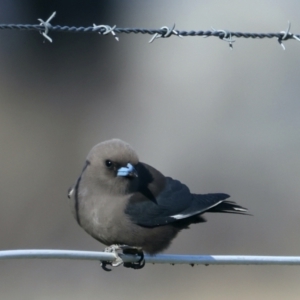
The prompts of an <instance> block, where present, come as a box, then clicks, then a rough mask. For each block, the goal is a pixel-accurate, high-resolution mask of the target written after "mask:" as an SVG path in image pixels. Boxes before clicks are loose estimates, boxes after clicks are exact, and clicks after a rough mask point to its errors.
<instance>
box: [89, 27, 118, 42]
mask: <svg viewBox="0 0 300 300" xmlns="http://www.w3.org/2000/svg"><path fill="white" fill-rule="evenodd" d="M93 28H94V29H95V31H97V30H99V32H98V33H99V34H101V35H106V34H109V33H111V34H112V35H113V36H114V38H115V39H116V41H117V42H118V41H119V38H118V37H117V36H116V33H115V32H114V29H115V28H116V25H114V26H113V27H110V26H109V25H96V24H93ZM102 29H104V30H105V31H102Z"/></svg>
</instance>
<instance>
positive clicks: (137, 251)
mask: <svg viewBox="0 0 300 300" xmlns="http://www.w3.org/2000/svg"><path fill="white" fill-rule="evenodd" d="M118 250H122V251H123V254H125V255H126V254H129V255H138V256H140V259H139V260H138V261H137V262H124V261H123V259H122V258H121V257H120V256H119V253H118V252H117V251H118ZM104 252H110V253H114V254H115V255H116V258H115V260H113V261H112V262H108V261H102V262H101V267H102V269H103V270H104V271H107V272H110V271H111V269H110V268H108V267H107V266H112V267H118V266H120V265H121V264H123V265H124V267H125V268H132V269H135V270H138V269H142V268H143V267H144V266H145V263H146V262H145V259H144V253H143V250H142V248H138V247H130V246H127V245H111V246H109V247H106V248H105V250H104Z"/></svg>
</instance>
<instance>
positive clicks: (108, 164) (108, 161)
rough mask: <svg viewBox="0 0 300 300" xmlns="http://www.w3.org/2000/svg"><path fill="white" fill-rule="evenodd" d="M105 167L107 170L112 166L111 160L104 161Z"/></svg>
mask: <svg viewBox="0 0 300 300" xmlns="http://www.w3.org/2000/svg"><path fill="white" fill-rule="evenodd" d="M105 165H106V166H107V167H108V168H111V167H112V165H113V163H112V161H111V160H109V159H107V160H106V161H105Z"/></svg>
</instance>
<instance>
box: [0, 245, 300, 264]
mask: <svg viewBox="0 0 300 300" xmlns="http://www.w3.org/2000/svg"><path fill="white" fill-rule="evenodd" d="M120 256H121V257H122V259H123V261H124V262H136V261H138V259H139V257H136V256H132V255H123V254H120ZM5 259H73V260H96V261H114V260H115V259H116V256H115V254H114V253H107V252H95V251H75V250H47V249H45V250H37V249H32V250H2V251H0V260H5ZM145 261H146V263H152V264H171V265H175V264H189V265H192V266H193V265H300V256H250V255H240V256H239V255H177V254H176V255H175V254H159V255H155V256H149V255H145Z"/></svg>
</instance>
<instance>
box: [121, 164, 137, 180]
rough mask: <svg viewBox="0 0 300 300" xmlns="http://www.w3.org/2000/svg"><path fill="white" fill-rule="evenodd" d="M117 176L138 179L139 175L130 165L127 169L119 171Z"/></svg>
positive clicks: (123, 168)
mask: <svg viewBox="0 0 300 300" xmlns="http://www.w3.org/2000/svg"><path fill="white" fill-rule="evenodd" d="M117 176H122V177H138V173H137V171H136V169H135V168H134V167H133V165H132V164H130V163H128V164H127V166H126V167H122V168H120V169H118V172H117Z"/></svg>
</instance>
